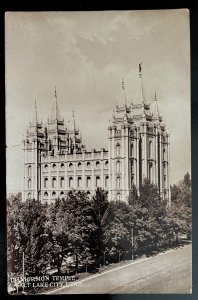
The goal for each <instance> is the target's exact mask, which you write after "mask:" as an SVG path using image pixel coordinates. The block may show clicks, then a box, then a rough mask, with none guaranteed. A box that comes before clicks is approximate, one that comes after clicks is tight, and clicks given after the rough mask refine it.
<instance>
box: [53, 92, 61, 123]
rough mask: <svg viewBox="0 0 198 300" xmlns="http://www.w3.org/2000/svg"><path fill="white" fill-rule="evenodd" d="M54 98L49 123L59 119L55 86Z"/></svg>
mask: <svg viewBox="0 0 198 300" xmlns="http://www.w3.org/2000/svg"><path fill="white" fill-rule="evenodd" d="M54 98H55V102H54V104H53V107H52V113H51V121H54V120H60V119H61V117H60V111H59V108H58V101H57V98H58V97H57V91H56V86H55V87H54Z"/></svg>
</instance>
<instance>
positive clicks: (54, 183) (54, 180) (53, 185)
mask: <svg viewBox="0 0 198 300" xmlns="http://www.w3.org/2000/svg"><path fill="white" fill-rule="evenodd" d="M52 187H53V188H55V187H56V178H55V177H53V178H52Z"/></svg>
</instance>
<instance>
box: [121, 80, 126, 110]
mask: <svg viewBox="0 0 198 300" xmlns="http://www.w3.org/2000/svg"><path fill="white" fill-rule="evenodd" d="M120 100H121V103H122V104H124V105H125V106H126V94H125V84H124V78H123V77H122V95H121V99H120Z"/></svg>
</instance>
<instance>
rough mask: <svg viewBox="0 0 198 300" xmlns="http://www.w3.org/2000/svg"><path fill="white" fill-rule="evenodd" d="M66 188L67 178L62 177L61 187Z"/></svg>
mask: <svg viewBox="0 0 198 300" xmlns="http://www.w3.org/2000/svg"><path fill="white" fill-rule="evenodd" d="M64 186H65V178H64V177H61V179H60V187H61V188H62V187H64Z"/></svg>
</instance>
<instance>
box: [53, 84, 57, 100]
mask: <svg viewBox="0 0 198 300" xmlns="http://www.w3.org/2000/svg"><path fill="white" fill-rule="evenodd" d="M54 97H55V98H56V99H57V93H56V85H55V87H54Z"/></svg>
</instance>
